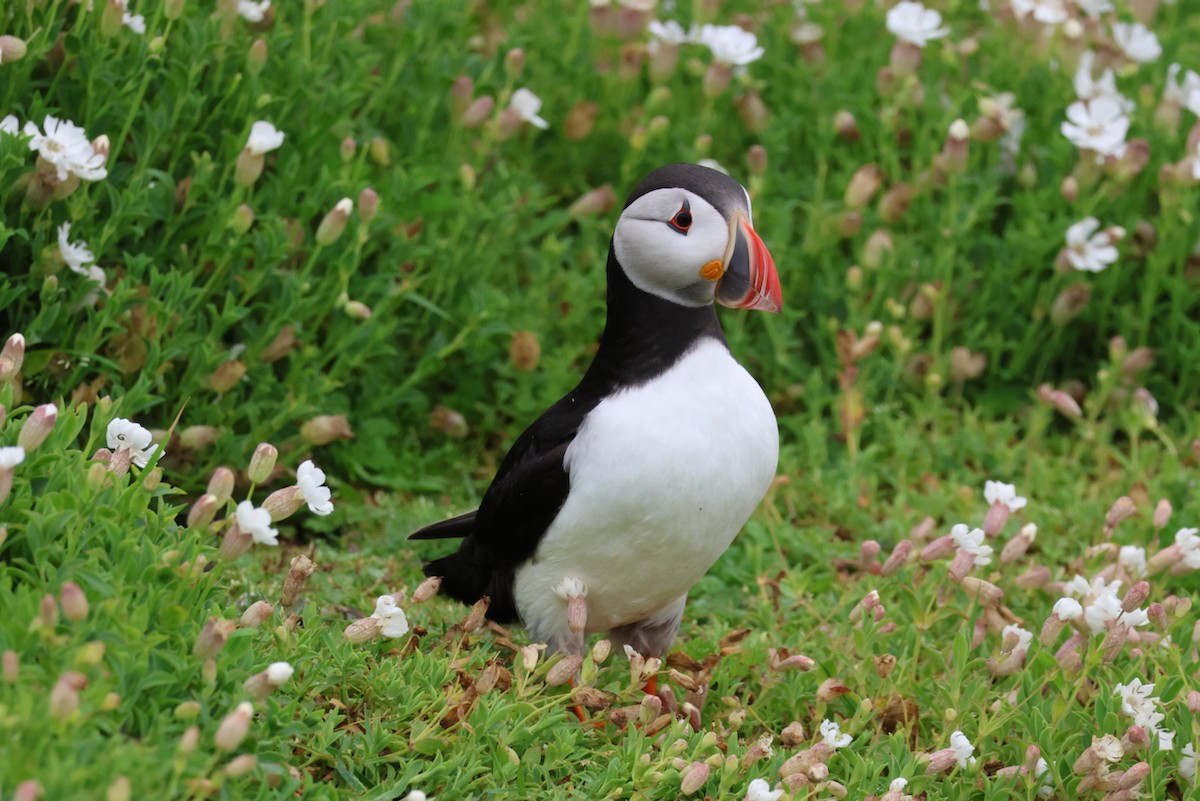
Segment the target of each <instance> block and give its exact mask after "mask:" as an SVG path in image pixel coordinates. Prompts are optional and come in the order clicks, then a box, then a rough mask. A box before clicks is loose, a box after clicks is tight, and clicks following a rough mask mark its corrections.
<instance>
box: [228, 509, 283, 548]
mask: <svg viewBox="0 0 1200 801" xmlns="http://www.w3.org/2000/svg"><path fill="white" fill-rule="evenodd" d="M236 515H237V525H238V528H239V529H241V530H242V533H243V534H249V535H250V537H251V538H252V539H253V540H254V541H255V542H257V543H259V544H260V545H278V544H279V531H278V530H276V529H274V528H271V513H270V512H268V511H267V510H266V509H259V508H256V507H255V506H254V503H253V502H252V501H242V502H241V503H239V504H238V505H237V512H236Z"/></svg>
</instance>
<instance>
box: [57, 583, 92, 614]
mask: <svg viewBox="0 0 1200 801" xmlns="http://www.w3.org/2000/svg"><path fill="white" fill-rule="evenodd" d="M58 597H59V602H60V603H61V604H62V609H63V614H64V615H65V616H66V618H67V620H73V621H80V620H83V619H85V618H86V617H87V616H88V601H87V596H86V595H84V594H83V589H82V588H80V586H79V585H78V584H76V583H75V582H73V581H67V582H64V583H63V585H62V589H60V590H59V592H58Z"/></svg>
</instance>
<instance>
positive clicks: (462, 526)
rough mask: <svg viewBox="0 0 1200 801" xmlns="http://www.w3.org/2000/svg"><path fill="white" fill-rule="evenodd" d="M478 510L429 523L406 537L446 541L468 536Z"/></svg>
mask: <svg viewBox="0 0 1200 801" xmlns="http://www.w3.org/2000/svg"><path fill="white" fill-rule="evenodd" d="M478 511H479V510H478V509H472V510H471V511H469V512H466V513H464V514H461V515H458V516H457V517H452V518H450V519H449V520H439V521H438V522H436V523H430V524H429V525H428V526H425V528H420V529H417V530H416V531H414V532H413V533H412V534H409V535H408V538H409V539H410V540H447V539H457V538H460V537H466V536H469V535H470V533H471V532H472V531H473V530H474V529H475V513H476V512H478Z"/></svg>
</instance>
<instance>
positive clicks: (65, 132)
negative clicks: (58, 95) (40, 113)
mask: <svg viewBox="0 0 1200 801" xmlns="http://www.w3.org/2000/svg"><path fill="white" fill-rule="evenodd" d="M43 128H44V129H45V132H44V133H43V131H42V130H41V129H39V128H38V126H37V125H36V124H35V123H32V122H27V123H25V135H26V136H29V137H31V138H30V140H29V149H30V150H36V151H37V152H38V156H39V157H40V158H41V159H42V160H43V161H45V162H46V163H48V164H50V165H53V167H54V170H55V174H56V176H57V177H58V180H59V182H63V181H66V180H67V179H68V178H69V177H70V176H72V175H74V176H76V177H78V178H82V179H83V180H85V181H99V180H101V179H103V178H104V177H106V176H107V175H108V170H107V169H105V167H104V163H105V162H106V161H107V160H108V156H107V155H105V154H101V153H97V152H96V150H95V148H93V147H92V143H91V141H89V140H88V138H87V134H86V133H85V132H84V130H83V129H82V128H80V127H79V126H78V125H76V124H75V123H73V122H71V121H70V120H60V119H58V118H57V117H53V116H50V115H46V119H45V121H44V122H43Z"/></svg>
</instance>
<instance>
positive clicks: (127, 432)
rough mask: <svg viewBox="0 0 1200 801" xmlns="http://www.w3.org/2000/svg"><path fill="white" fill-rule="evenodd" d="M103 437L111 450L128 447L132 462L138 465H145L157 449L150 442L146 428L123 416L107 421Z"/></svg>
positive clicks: (150, 437) (150, 438)
mask: <svg viewBox="0 0 1200 801" xmlns="http://www.w3.org/2000/svg"><path fill="white" fill-rule="evenodd" d="M104 438H105V441H106V442H107V443H108V447H109V449H111V450H114V451H115V450H116V449H117V448H129V451H130V454H131V458H132V460H133V463H134V464H135V465H137V466H138V467H145V466H146V465H147V464H148V463H149V462H150V458H151V457H152V456H154V454H155V452H156V451H157V450H158V446H157V445H154V444H152V443H151V440H152V439H153V437H152V436H151V435H150V432H149V431H148V430H147V429H145V428H143V427H142V426H140V425H138V424H137V423H135V422H133V421H132V420H126V419H125V418H123V417H115V418H113V420H112V421H111V422H109V424H108V428H107V429H105V431H104Z"/></svg>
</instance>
